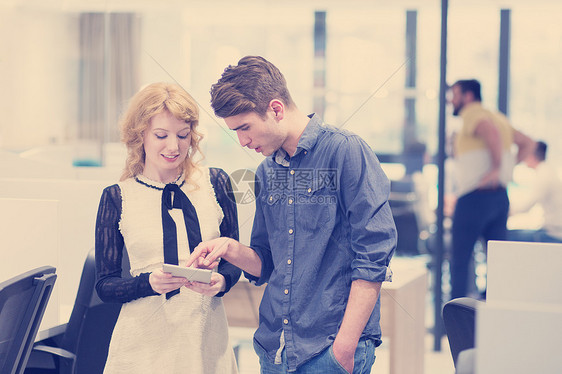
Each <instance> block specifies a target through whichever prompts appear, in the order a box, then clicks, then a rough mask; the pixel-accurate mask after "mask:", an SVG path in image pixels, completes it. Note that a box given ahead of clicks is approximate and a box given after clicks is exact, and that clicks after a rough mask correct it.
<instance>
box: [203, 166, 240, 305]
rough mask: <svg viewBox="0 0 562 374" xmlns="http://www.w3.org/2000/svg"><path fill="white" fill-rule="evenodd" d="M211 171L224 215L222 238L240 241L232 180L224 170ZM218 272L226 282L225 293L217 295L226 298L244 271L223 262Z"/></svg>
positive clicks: (213, 169) (212, 169) (221, 229)
mask: <svg viewBox="0 0 562 374" xmlns="http://www.w3.org/2000/svg"><path fill="white" fill-rule="evenodd" d="M209 171H210V174H211V183H212V185H213V188H214V190H215V195H216V197H217V202H218V203H219V205H220V207H221V208H222V211H223V214H224V218H223V220H222V223H221V225H220V233H221V236H224V237H229V238H232V239H236V240H238V239H239V231H238V210H237V209H236V199H235V197H234V194H233V193H232V184H231V183H230V178H229V176H228V174H226V172H225V171H224V170H222V169H218V168H209ZM218 271H219V273H220V274H222V275H223V276H224V279H225V281H226V289H225V291H224V292H220V293H218V294H217V295H216V296H218V297H221V296H224V294H225V293H227V292H228V291H229V290H230V289H231V288H232V286H234V285H235V284H236V282H238V279H240V274H241V273H242V271H241V270H240V269H239V268H237V267H236V266H234V265H232V264H231V263H229V262H228V261H226V260H221V262H220V263H219V269H218Z"/></svg>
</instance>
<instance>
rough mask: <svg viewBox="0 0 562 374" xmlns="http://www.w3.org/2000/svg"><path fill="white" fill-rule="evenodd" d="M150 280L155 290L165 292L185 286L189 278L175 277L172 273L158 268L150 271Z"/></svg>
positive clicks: (160, 292)
mask: <svg viewBox="0 0 562 374" xmlns="http://www.w3.org/2000/svg"><path fill="white" fill-rule="evenodd" d="M148 282H149V283H150V286H151V287H152V289H153V290H154V292H158V293H159V294H164V293H167V292H170V291H173V290H177V289H178V288H180V287H181V286H184V285H185V284H186V283H187V279H185V278H183V277H174V276H172V274H170V273H164V272H163V271H162V269H157V270H155V271H153V272H152V273H150V276H149V277H148Z"/></svg>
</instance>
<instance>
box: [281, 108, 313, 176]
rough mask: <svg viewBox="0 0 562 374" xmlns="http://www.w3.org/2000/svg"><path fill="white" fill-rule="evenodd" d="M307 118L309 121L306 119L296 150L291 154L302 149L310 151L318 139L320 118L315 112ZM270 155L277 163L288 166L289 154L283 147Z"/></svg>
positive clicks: (296, 153)
mask: <svg viewBox="0 0 562 374" xmlns="http://www.w3.org/2000/svg"><path fill="white" fill-rule="evenodd" d="M308 118H310V121H308V124H307V125H306V127H305V129H304V131H303V133H302V134H301V137H300V138H299V142H298V144H297V150H296V151H295V154H294V155H293V156H296V155H298V154H299V152H302V151H310V150H311V149H312V148H314V146H315V145H316V142H317V140H318V134H320V130H321V125H322V120H321V119H320V117H319V116H318V115H317V114H315V113H312V114H309V115H308ZM272 157H273V161H275V162H276V163H278V164H279V165H281V166H285V167H288V166H289V160H290V158H291V156H289V154H288V153H287V152H286V151H285V150H284V149H283V148H279V149H278V150H277V151H275V152H274V153H273V155H272Z"/></svg>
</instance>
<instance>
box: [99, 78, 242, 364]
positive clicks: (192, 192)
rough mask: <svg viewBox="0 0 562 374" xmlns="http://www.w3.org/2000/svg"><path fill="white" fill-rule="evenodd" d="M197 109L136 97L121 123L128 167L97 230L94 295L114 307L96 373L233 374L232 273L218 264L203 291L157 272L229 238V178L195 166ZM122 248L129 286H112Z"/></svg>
mask: <svg viewBox="0 0 562 374" xmlns="http://www.w3.org/2000/svg"><path fill="white" fill-rule="evenodd" d="M198 120H199V112H198V107H197V104H196V103H195V101H194V100H193V98H192V97H191V96H190V95H189V94H188V93H187V92H185V91H184V90H183V89H182V88H181V87H179V86H177V85H174V84H166V83H154V84H151V85H149V86H147V87H145V88H144V89H142V90H141V91H139V92H138V93H137V94H136V95H135V96H134V97H133V98H132V100H131V102H130V104H129V107H128V109H127V111H126V113H125V114H124V116H123V118H122V120H121V133H122V140H123V142H124V143H125V145H126V146H127V150H128V157H127V161H126V165H125V170H124V172H123V175H122V177H121V181H120V182H119V183H117V184H114V185H112V186H109V187H107V188H105V189H104V191H103V194H102V196H101V201H100V204H99V210H98V216H97V221H96V233H95V250H96V270H97V279H98V281H97V283H96V290H97V293H98V295H99V297H100V298H101V299H102V300H103V301H105V302H118V303H123V306H122V308H121V313H120V314H119V318H118V320H117V323H116V325H115V329H114V331H113V336H112V338H111V343H110V347H109V353H108V358H107V362H106V366H105V371H104V372H105V373H111V374H113V373H136V374H139V373H147V374H148V373H150V374H152V373H168V374H169V373H177V374H180V373H181V374H184V373H209V374H211V373H216V374H223V373H236V372H237V368H236V363H235V358H234V352H233V350H232V347H231V345H230V343H229V336H228V326H227V320H226V315H225V311H224V308H223V303H222V299H221V298H220V296H222V295H224V294H225V293H226V292H228V291H229V290H230V288H231V287H232V286H233V285H234V284H235V283H236V282H237V281H238V279H239V277H240V273H241V270H240V269H238V268H236V267H235V266H233V265H232V264H229V263H228V262H226V261H225V260H222V261H220V263H219V265H218V272H213V273H212V277H211V283H210V284H203V283H197V282H190V281H188V280H187V279H186V278H182V277H173V276H172V275H171V274H170V273H164V272H163V271H162V264H163V263H170V264H185V261H186V260H187V258H188V256H189V254H190V251H191V250H193V249H194V248H195V247H196V246H197V244H199V243H200V242H201V240H209V239H213V238H217V237H220V236H222V237H225V236H226V237H229V238H232V239H233V240H235V239H237V238H238V218H237V210H236V204H235V200H234V196H232V188H231V186H230V180H229V177H228V175H226V173H225V172H224V171H222V170H220V169H215V168H207V167H202V166H200V165H199V164H198V163H197V162H196V160H197V157H198V153H199V152H200V151H199V142H200V140H201V135H200V134H199V133H198V131H197V126H198ZM125 248H126V251H127V254H128V256H129V260H130V264H131V270H130V272H131V275H132V278H122V277H121V270H122V269H121V260H122V257H123V252H124V250H125Z"/></svg>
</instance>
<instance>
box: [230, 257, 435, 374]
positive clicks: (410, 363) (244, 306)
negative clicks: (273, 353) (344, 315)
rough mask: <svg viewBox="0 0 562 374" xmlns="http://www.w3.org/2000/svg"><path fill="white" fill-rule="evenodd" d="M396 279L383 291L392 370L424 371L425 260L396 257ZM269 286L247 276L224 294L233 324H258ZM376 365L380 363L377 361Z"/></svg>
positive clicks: (400, 372) (383, 317)
mask: <svg viewBox="0 0 562 374" xmlns="http://www.w3.org/2000/svg"><path fill="white" fill-rule="evenodd" d="M391 268H392V271H393V272H394V276H393V281H392V282H385V283H383V287H382V291H381V329H382V334H383V340H386V339H388V340H389V341H390V344H389V354H390V355H389V356H390V374H422V373H423V372H424V350H425V349H424V336H425V296H426V290H427V269H426V265H425V262H420V261H417V260H411V259H408V258H405V259H402V258H395V259H393V260H392V265H391ZM264 289H265V286H261V287H256V286H254V285H252V284H250V283H249V282H248V281H247V280H246V279H240V281H239V282H238V283H237V284H236V285H235V286H234V287H232V289H231V290H230V292H229V293H227V294H226V295H225V296H224V297H223V302H224V306H225V309H226V315H227V318H228V323H229V326H231V327H251V328H254V329H255V328H257V327H258V309H259V303H260V301H261V298H262V296H263V291H264ZM375 365H376V364H375Z"/></svg>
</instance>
